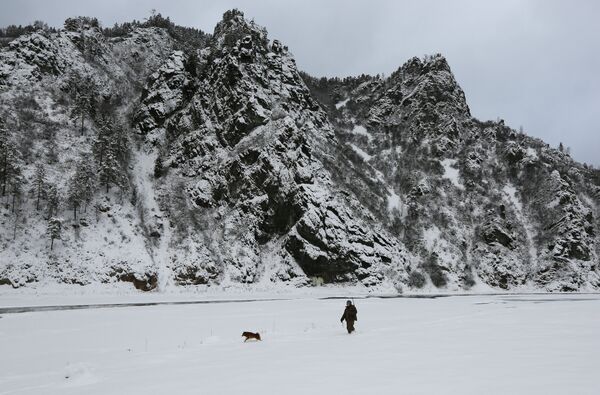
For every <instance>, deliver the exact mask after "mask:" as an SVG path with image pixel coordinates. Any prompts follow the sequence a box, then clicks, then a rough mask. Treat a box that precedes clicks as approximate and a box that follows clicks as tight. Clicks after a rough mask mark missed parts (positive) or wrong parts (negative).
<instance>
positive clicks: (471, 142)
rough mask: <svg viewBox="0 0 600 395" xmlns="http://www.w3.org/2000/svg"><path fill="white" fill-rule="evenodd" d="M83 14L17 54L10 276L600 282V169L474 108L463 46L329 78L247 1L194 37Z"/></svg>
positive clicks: (2, 272) (2, 261) (5, 117)
mask: <svg viewBox="0 0 600 395" xmlns="http://www.w3.org/2000/svg"><path fill="white" fill-rule="evenodd" d="M75 21H79V22H78V23H74V20H71V21H70V23H69V24H68V28H67V29H64V30H60V31H58V32H57V33H49V32H43V31H38V32H35V33H32V34H28V35H24V36H21V37H19V38H18V39H16V40H15V41H13V42H12V43H10V45H9V46H8V47H7V48H4V49H2V50H1V51H0V106H1V108H0V114H1V116H2V124H1V125H0V127H1V128H2V130H4V131H5V132H4V133H3V134H2V136H5V138H4V140H2V141H6V143H2V144H4V145H2V146H0V148H2V147H7V148H6V149H4V148H3V149H4V151H2V152H6V153H8V154H7V155H8V156H6V158H9V159H10V160H9V162H10V163H11V166H12V167H11V166H9V167H8V168H7V169H8V170H6V169H5V170H2V172H1V173H0V176H2V180H0V181H1V183H2V186H3V187H4V186H6V188H3V189H4V191H3V196H2V199H3V200H2V202H3V205H2V208H1V210H2V217H1V218H0V243H1V244H0V247H1V251H0V284H10V285H12V286H14V287H18V286H23V285H26V284H27V283H30V282H41V283H44V282H67V283H78V284H87V283H91V282H100V283H105V282H113V281H131V282H132V283H133V284H134V285H135V286H136V287H137V288H140V289H145V290H148V289H154V288H155V287H157V286H158V287H159V289H165V288H166V287H172V286H191V285H198V284H221V285H235V284H260V286H261V287H263V288H268V287H270V286H276V284H280V283H286V284H289V285H291V286H307V285H311V284H321V283H323V282H325V283H330V282H339V283H353V284H361V285H363V286H366V287H370V288H373V289H374V288H380V289H381V288H382V287H385V288H387V289H390V288H392V289H397V290H403V289H418V288H424V289H426V290H428V289H433V288H434V287H440V288H444V289H448V290H456V289H465V288H470V287H472V286H473V285H475V284H478V283H479V284H481V285H482V286H485V287H487V286H490V287H499V288H504V289H507V288H511V289H513V288H519V287H533V288H542V289H548V290H582V289H597V288H598V287H600V279H599V274H598V270H599V269H598V256H599V248H600V247H599V245H600V244H599V243H598V236H597V229H598V219H597V218H598V203H599V199H600V187H599V186H598V185H599V179H600V175H599V174H598V171H596V170H593V169H589V168H587V167H584V166H582V165H580V164H578V163H576V162H574V161H572V159H571V158H570V157H569V156H568V155H567V154H565V153H563V152H559V151H557V150H553V149H551V148H549V147H548V146H547V145H546V144H544V143H543V142H541V141H539V140H535V139H532V138H529V137H527V136H525V135H524V134H522V133H517V132H515V131H514V130H512V129H510V128H508V127H506V126H505V125H503V123H501V122H480V121H478V120H477V119H475V118H473V117H471V115H470V112H469V108H468V106H467V103H466V100H465V96H464V94H463V92H462V90H461V89H460V87H459V86H458V84H457V83H456V81H455V79H454V77H453V75H452V72H451V70H450V67H449V66H448V64H447V62H446V61H445V59H444V58H443V57H441V56H432V57H428V58H426V59H423V60H421V59H417V58H414V59H411V60H410V61H409V62H407V63H406V64H405V65H403V66H402V67H401V68H400V69H398V71H397V72H395V73H394V74H393V75H392V76H390V77H389V78H387V79H380V78H374V77H369V76H361V77H359V78H356V79H353V78H347V79H344V80H326V79H321V80H316V79H313V78H311V77H309V76H307V75H304V74H301V73H299V71H298V70H297V67H296V64H295V61H294V58H293V56H292V54H291V53H290V52H289V50H288V49H287V47H285V46H284V45H282V44H281V43H280V42H279V41H278V40H270V39H269V37H268V36H267V32H266V30H265V29H264V28H262V27H260V26H257V25H256V24H255V23H253V22H249V21H248V20H246V19H245V18H244V16H243V14H242V13H241V12H239V11H237V10H233V11H228V12H227V13H225V15H224V16H223V20H222V21H221V22H219V23H218V24H217V26H216V28H215V30H214V33H213V34H212V35H210V36H209V35H206V36H203V37H202V40H201V41H200V42H201V43H202V44H198V41H194V42H195V43H196V44H195V45H196V46H195V47H192V48H191V47H190V45H189V42H185V41H182V38H181V36H180V35H177V34H173V30H172V29H171V30H169V28H160V27H148V26H146V27H141V26H137V27H135V28H132V29H130V30H129V31H128V33H127V34H125V35H121V36H119V37H112V38H111V37H110V35H107V34H106V33H105V32H104V33H103V31H102V30H100V29H99V28H97V27H94V26H93V25H90V24H88V23H87V22H89V18H87V19H86V18H81V19H77V20H75ZM73 26H75V27H73ZM198 45H199V46H198ZM90 102H91V104H90ZM82 103H83V104H82ZM80 104H81V105H80ZM83 105H85V107H82V106H83ZM82 108H83V110H82ZM82 114H83V116H82ZM82 123H83V128H82V127H81V124H82ZM119 125H120V126H119ZM107 133H108V135H107ZM111 133H112V134H111ZM106 136H109V137H106ZM107 139H108V140H110V141H108V143H107V144H108V145H107V147H109V148H110V150H112V151H110V153H106V152H105V151H104V148H103V147H105V146H104V145H103V144H104V142H105V141H106V140H107ZM0 143H1V142H0ZM111 144H112V145H111ZM0 145H1V144H0ZM109 148H107V149H109ZM107 152H108V151H107ZM113 157H114V158H113ZM107 158H108V159H110V160H113V159H114V160H113V161H112V162H111V161H109V160H108V159H107ZM107 161H108V163H109V165H107ZM7 163H8V162H7ZM86 163H87V164H89V165H90V166H91V167H90V168H92V169H94V170H95V172H96V173H97V174H93V173H92V174H89V173H86V174H87V179H89V180H92V179H93V181H96V183H95V185H96V188H95V189H94V190H93V191H92V192H93V194H92V195H91V196H89V197H88V198H86V199H83V200H82V199H80V200H81V202H79V201H77V202H78V203H77V207H75V205H74V203H73V193H72V191H73V181H72V180H73V179H75V180H79V181H78V182H79V183H80V184H81V183H82V182H83V181H81V180H82V179H81V178H74V177H77V175H78V174H79V173H78V172H77V169H79V168H86V167H85V166H84V165H85V164H86ZM40 167H42V168H44V169H45V173H46V174H45V181H44V182H43V183H39V182H38V181H39V179H40V177H39V174H38V173H39V168H40ZM107 177H108V178H107ZM84 179H85V178H84ZM106 180H108V181H106ZM75 184H77V182H76V183H75ZM91 184H94V183H91ZM40 185H41V186H40ZM51 186H54V187H56V190H57V191H58V195H59V198H60V199H59V200H60V202H61V204H60V205H59V207H58V208H56V207H54V205H53V204H52V200H53V199H52V191H51V188H50V187H51ZM40 191H41V193H40ZM38 196H39V199H38ZM13 201H14V205H13ZM13 206H14V207H13ZM75 216H76V218H75ZM51 217H60V218H62V232H60V233H61V234H60V237H59V238H55V239H54V240H53V239H52V238H51V237H49V236H51V235H52V233H51V232H50V233H48V230H50V231H51V230H52V228H51V227H50V226H49V225H50V224H52V223H54V224H56V223H57V222H56V219H54V220H53V219H52V218H51ZM53 221H54V222H53Z"/></svg>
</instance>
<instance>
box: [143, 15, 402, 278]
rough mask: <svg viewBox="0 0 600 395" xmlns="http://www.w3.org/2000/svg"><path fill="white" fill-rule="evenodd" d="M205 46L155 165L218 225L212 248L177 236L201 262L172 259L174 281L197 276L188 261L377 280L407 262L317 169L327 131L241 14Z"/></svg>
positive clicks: (255, 273)
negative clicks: (192, 86) (194, 82)
mask: <svg viewBox="0 0 600 395" xmlns="http://www.w3.org/2000/svg"><path fill="white" fill-rule="evenodd" d="M212 43H213V45H212V46H209V48H207V49H205V50H203V51H202V52H201V53H200V56H199V65H198V69H200V70H201V74H200V76H199V78H198V86H197V90H196V92H195V94H194V95H193V96H192V97H191V98H189V100H188V104H187V105H186V106H185V107H184V108H182V109H181V110H179V111H177V112H175V113H174V114H172V116H171V117H169V118H168V119H167V120H166V121H165V123H164V124H165V128H164V129H165V130H164V134H165V136H164V145H163V150H164V151H166V152H168V155H167V157H166V158H165V159H163V165H166V166H170V168H171V169H170V170H169V172H168V173H167V175H166V176H165V177H166V178H169V177H175V175H180V176H183V177H184V178H183V179H182V180H183V181H182V182H183V183H184V187H183V188H184V189H185V191H186V193H187V194H188V197H189V199H191V204H192V206H193V207H191V210H194V211H198V212H202V213H203V214H202V215H203V216H210V217H211V219H210V221H211V223H212V227H217V228H218V229H224V230H225V231H223V232H221V234H219V236H218V237H219V240H218V242H214V243H211V244H210V245H209V246H206V241H203V240H199V239H198V238H196V237H195V236H189V235H184V239H183V240H184V241H183V244H184V245H196V246H197V249H200V248H203V247H206V248H208V249H209V250H210V253H209V254H204V255H202V257H204V259H206V261H202V260H199V257H191V256H189V255H185V256H184V257H183V258H181V257H178V258H177V259H175V261H177V262H178V263H177V266H176V267H175V271H176V272H177V273H178V274H177V275H176V278H181V281H182V282H184V283H188V282H192V283H198V282H200V283H201V282H206V279H205V278H204V277H205V276H206V273H204V272H202V271H197V270H195V269H192V268H195V267H197V266H200V267H215V266H218V267H220V269H219V270H217V271H216V272H215V271H214V270H213V272H212V276H213V277H215V276H217V277H218V278H219V279H220V280H221V281H235V282H256V281H260V280H266V281H269V280H271V278H269V277H266V276H269V275H271V273H269V272H268V270H269V268H267V267H265V263H263V262H261V261H263V258H262V256H264V255H268V256H269V262H268V264H269V265H270V266H275V267H282V268H283V272H284V273H285V275H284V276H283V277H281V274H280V273H279V272H277V273H276V274H275V278H279V279H282V278H285V279H290V280H291V279H295V281H300V282H301V283H302V282H306V281H307V279H306V276H309V277H321V278H323V279H324V280H325V281H328V282H340V281H356V280H360V281H362V282H363V283H364V284H367V285H375V284H378V283H380V282H381V281H382V280H383V274H382V271H383V269H384V267H394V268H401V267H403V265H407V264H408V263H409V262H408V260H407V256H406V254H405V253H404V252H403V248H402V246H401V245H400V244H398V243H397V242H393V241H392V239H391V238H389V236H386V235H385V232H384V231H382V230H380V229H378V227H377V226H374V225H373V224H371V223H369V222H368V221H366V220H364V219H361V218H360V214H357V213H356V212H354V208H353V206H357V207H358V202H353V201H352V200H353V199H352V197H350V196H343V195H342V194H341V193H340V191H339V190H338V188H337V186H336V185H335V184H334V183H333V182H332V181H331V178H330V175H329V174H328V172H327V171H326V170H325V169H324V168H323V165H322V163H321V162H320V159H319V157H320V156H322V155H327V154H328V148H327V146H328V145H329V146H333V145H335V141H334V140H333V131H332V128H331V126H330V125H329V123H328V121H327V118H326V114H325V113H324V112H322V111H321V110H320V109H319V107H318V105H317V104H316V102H315V101H314V100H313V99H312V98H311V96H310V93H309V91H308V89H307V88H306V87H305V86H304V83H303V81H302V79H301V78H300V76H299V74H298V72H297V70H296V66H295V62H294V60H293V58H292V57H291V55H290V54H289V53H288V52H287V51H286V50H284V49H282V48H281V46H280V44H278V43H275V42H273V43H270V42H269V40H268V38H267V35H266V31H265V30H264V29H262V28H260V27H258V26H256V25H255V24H253V23H252V22H248V21H246V20H245V19H244V18H243V15H242V14H241V13H239V12H232V13H228V14H226V15H225V17H224V20H223V21H222V22H220V23H219V24H218V25H217V27H216V28H215V33H214V35H213V37H212ZM152 95H154V93H153V92H151V93H150V94H149V97H151V96H152ZM163 96H164V95H163ZM152 97H156V96H152ZM155 104H156V105H157V106H163V102H155ZM143 122H144V119H143V118H142V119H140V124H143ZM141 129H143V128H142V127H141ZM164 196H165V200H164V202H163V204H164V205H168V201H169V200H170V199H171V197H170V196H169V193H168V191H165V192H164ZM230 229H231V231H229V230H230ZM214 236H215V235H214V234H213V235H209V236H208V237H214ZM173 248H174V250H175V251H178V249H179V248H181V247H180V246H177V245H176V246H173ZM200 258H201V257H200ZM216 259H218V261H219V262H218V263H215V260H216ZM192 273H200V274H199V276H200V277H202V279H199V278H194V276H193V274H192ZM217 273H218V274H217ZM275 278H274V279H275Z"/></svg>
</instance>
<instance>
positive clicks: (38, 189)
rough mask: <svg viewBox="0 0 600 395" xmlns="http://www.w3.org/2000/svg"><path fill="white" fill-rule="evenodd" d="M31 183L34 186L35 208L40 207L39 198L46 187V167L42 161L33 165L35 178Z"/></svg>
mask: <svg viewBox="0 0 600 395" xmlns="http://www.w3.org/2000/svg"><path fill="white" fill-rule="evenodd" d="M33 185H34V187H35V194H36V202H35V209H36V210H39V209H40V199H41V197H42V195H43V194H44V192H45V187H46V168H45V167H44V165H43V164H42V163H37V164H36V165H35V178H34V180H33Z"/></svg>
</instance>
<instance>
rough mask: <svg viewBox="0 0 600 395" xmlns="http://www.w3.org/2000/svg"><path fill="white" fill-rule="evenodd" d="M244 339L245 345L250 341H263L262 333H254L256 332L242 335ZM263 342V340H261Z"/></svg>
mask: <svg viewBox="0 0 600 395" xmlns="http://www.w3.org/2000/svg"><path fill="white" fill-rule="evenodd" d="M242 337H245V338H246V339H245V340H244V343H246V342H247V341H248V339H256V340H261V338H260V333H254V332H244V333H242ZM261 341H262V340H261Z"/></svg>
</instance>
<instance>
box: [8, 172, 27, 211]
mask: <svg viewBox="0 0 600 395" xmlns="http://www.w3.org/2000/svg"><path fill="white" fill-rule="evenodd" d="M24 185H25V178H24V177H23V175H22V174H21V170H20V169H15V170H14V171H13V175H12V177H11V180H10V186H11V194H12V212H13V213H14V212H15V204H16V202H17V201H18V202H21V197H22V196H23V186H24Z"/></svg>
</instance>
